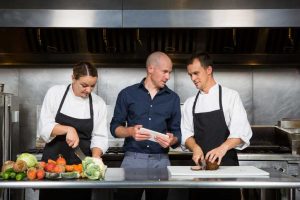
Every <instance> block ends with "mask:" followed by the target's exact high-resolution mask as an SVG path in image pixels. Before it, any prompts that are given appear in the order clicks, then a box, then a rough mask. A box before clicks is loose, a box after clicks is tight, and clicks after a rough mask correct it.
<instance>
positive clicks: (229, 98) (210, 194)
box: [181, 53, 252, 200]
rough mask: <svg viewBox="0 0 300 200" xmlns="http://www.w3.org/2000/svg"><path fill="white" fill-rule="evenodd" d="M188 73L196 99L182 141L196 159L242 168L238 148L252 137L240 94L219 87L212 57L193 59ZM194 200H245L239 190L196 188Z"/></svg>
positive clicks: (187, 109) (186, 110)
mask: <svg viewBox="0 0 300 200" xmlns="http://www.w3.org/2000/svg"><path fill="white" fill-rule="evenodd" d="M187 71H188V74H189V75H190V77H191V79H192V81H193V83H194V84H195V86H196V88H197V89H198V90H199V91H198V94H197V95H196V96H193V97H191V98H189V99H187V100H186V102H185V103H184V106H183V112H182V119H181V131H182V142H183V143H184V144H185V145H186V146H187V147H188V148H189V149H190V150H191V151H192V152H193V160H194V162H195V163H196V164H198V163H199V161H202V162H203V161H204V160H209V161H210V162H214V161H217V162H218V164H219V165H220V164H221V165H225V166H236V165H239V162H238V157H237V152H236V150H235V149H243V148H246V147H247V146H248V145H249V140H250V138H251V136H252V131H251V127H250V124H249V122H248V120H247V113H246V111H245V108H244V106H243V104H242V101H241V99H240V97H239V94H238V93H237V92H236V91H234V90H232V89H229V88H226V87H222V86H221V85H219V84H218V83H217V82H216V81H215V80H214V77H213V61H212V59H211V58H210V56H209V55H208V54H205V53H200V54H195V55H193V56H192V57H191V59H190V60H189V62H188V65H187ZM190 199H222V200H223V199H224V200H225V199H228V200H229V199H230V200H234V199H241V197H240V191H239V190H235V189H225V190H221V189H218V190H217V191H215V190H211V189H203V190H201V189H193V190H190Z"/></svg>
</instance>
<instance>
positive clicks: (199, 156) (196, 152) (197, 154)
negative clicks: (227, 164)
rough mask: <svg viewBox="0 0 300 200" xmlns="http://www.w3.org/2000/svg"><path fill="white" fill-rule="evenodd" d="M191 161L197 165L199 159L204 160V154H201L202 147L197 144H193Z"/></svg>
mask: <svg viewBox="0 0 300 200" xmlns="http://www.w3.org/2000/svg"><path fill="white" fill-rule="evenodd" d="M192 151H193V157H192V159H193V161H194V163H195V164H196V165H199V163H200V161H201V160H204V154H203V151H202V149H201V148H200V147H199V146H198V145H197V146H195V147H194V148H193V149H192Z"/></svg>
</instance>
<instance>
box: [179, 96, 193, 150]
mask: <svg viewBox="0 0 300 200" xmlns="http://www.w3.org/2000/svg"><path fill="white" fill-rule="evenodd" d="M192 103H193V102H192V99H191V98H189V99H187V100H186V101H185V102H184V104H183V108H182V118H181V132H182V137H181V144H182V145H185V142H186V140H187V139H188V138H189V137H192V136H194V123H193V110H192Z"/></svg>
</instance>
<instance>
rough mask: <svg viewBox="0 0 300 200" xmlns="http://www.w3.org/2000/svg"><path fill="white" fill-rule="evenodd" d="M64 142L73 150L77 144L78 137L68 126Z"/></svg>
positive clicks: (73, 129) (74, 130)
mask: <svg viewBox="0 0 300 200" xmlns="http://www.w3.org/2000/svg"><path fill="white" fill-rule="evenodd" d="M66 142H67V144H68V145H69V147H72V148H75V147H77V146H78V144H79V137H78V134H77V131H76V129H75V128H73V127H71V126H69V127H68V131H67V134H66Z"/></svg>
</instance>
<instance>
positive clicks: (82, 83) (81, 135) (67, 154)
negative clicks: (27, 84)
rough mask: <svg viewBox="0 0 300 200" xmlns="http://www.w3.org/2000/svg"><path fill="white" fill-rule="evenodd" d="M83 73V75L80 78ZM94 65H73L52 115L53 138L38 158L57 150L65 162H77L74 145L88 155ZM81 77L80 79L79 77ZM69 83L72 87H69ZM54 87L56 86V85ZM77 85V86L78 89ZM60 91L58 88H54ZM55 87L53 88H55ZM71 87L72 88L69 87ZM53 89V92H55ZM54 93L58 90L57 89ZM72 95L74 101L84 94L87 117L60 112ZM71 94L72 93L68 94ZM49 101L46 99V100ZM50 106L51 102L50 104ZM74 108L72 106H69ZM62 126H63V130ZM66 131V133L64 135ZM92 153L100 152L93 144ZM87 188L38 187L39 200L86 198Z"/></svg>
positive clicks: (88, 195)
mask: <svg viewBox="0 0 300 200" xmlns="http://www.w3.org/2000/svg"><path fill="white" fill-rule="evenodd" d="M82 77H83V78H82ZM97 77H98V75H97V69H96V68H95V67H92V66H91V65H88V64H87V63H79V65H78V66H77V67H76V66H75V67H74V69H73V83H72V85H68V86H67V88H66V90H65V92H64V95H63V97H62V99H61V101H60V104H59V108H58V110H57V113H56V116H55V122H56V123H57V125H58V126H56V127H54V128H53V130H52V133H53V132H54V129H55V128H56V130H55V131H56V134H55V138H54V139H53V140H52V141H51V142H49V143H47V144H46V146H45V148H44V152H43V156H42V160H43V161H45V162H47V161H48V159H52V160H56V159H57V156H58V155H59V154H61V155H62V156H63V157H64V158H65V159H66V162H67V164H68V165H71V164H80V163H81V160H80V159H79V158H78V157H77V156H76V155H75V153H74V149H73V148H75V147H76V146H77V145H79V147H80V148H81V150H82V151H83V152H84V154H85V155H87V156H92V152H91V149H90V148H91V138H92V132H93V128H94V110H93V99H92V95H91V92H92V89H93V88H94V85H95V84H96V82H97ZM81 78H82V79H81ZM70 87H72V88H70ZM57 88H58V87H57ZM79 88H80V89H79ZM52 90H53V89H52ZM56 90H57V91H61V89H56ZM56 90H55V91H56ZM71 90H72V91H71ZM55 91H54V94H56V93H55ZM57 93H58V92H57ZM69 95H71V96H70V97H73V96H75V99H76V98H78V99H77V101H81V99H80V97H83V98H82V100H83V99H85V98H88V101H89V113H90V118H83V119H82V118H75V117H71V116H68V115H65V114H63V113H62V112H61V109H62V107H63V105H64V104H67V103H71V101H74V100H73V99H74V98H69V102H67V101H66V97H67V96H69ZM72 95H73V96H72ZM46 102H50V101H46ZM50 106H53V105H50ZM71 109H76V108H71ZM64 129H65V130H64ZM68 134H70V136H68ZM93 154H94V156H95V154H97V155H98V156H101V154H102V152H101V149H100V148H93ZM90 198H91V190H90V189H42V190H40V200H45V199H49V200H50V199H51V200H53V199H56V200H57V199H63V200H65V199H72V200H74V199H78V200H79V199H80V200H82V199H87V200H88V199H90Z"/></svg>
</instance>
